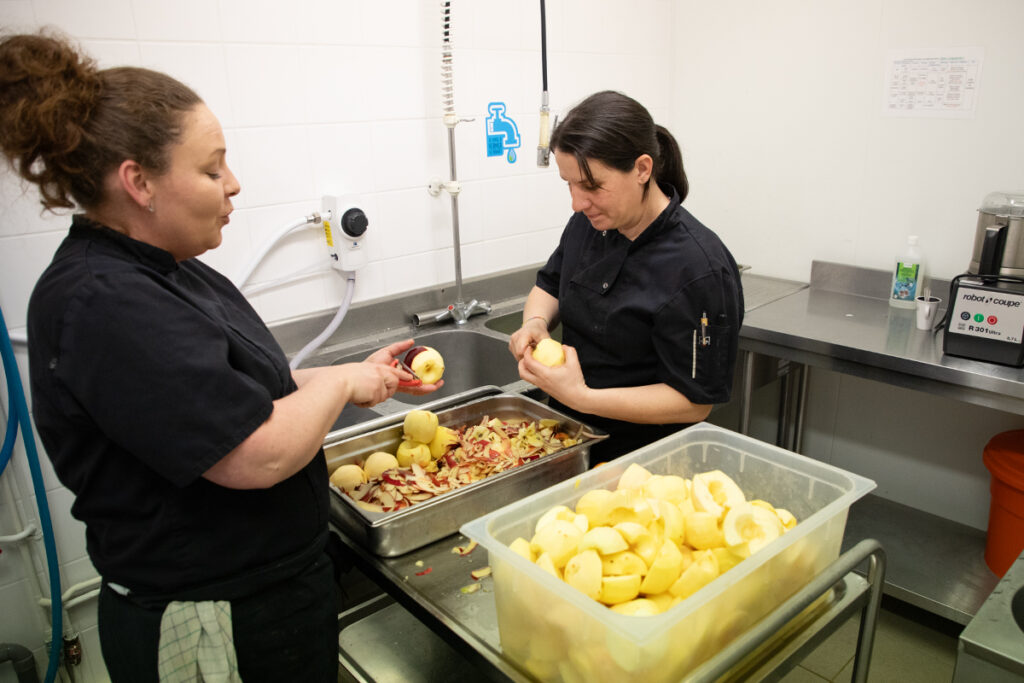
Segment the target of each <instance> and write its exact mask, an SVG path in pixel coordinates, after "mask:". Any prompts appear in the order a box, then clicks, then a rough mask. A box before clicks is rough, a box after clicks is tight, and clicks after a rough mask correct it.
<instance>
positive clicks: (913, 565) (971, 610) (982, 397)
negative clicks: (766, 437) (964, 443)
mask: <svg viewBox="0 0 1024 683" xmlns="http://www.w3.org/2000/svg"><path fill="white" fill-rule="evenodd" d="M889 277H890V275H889V273H887V272H885V271H876V270H867V269H862V268H854V267H850V266H844V265H841V264H834V263H824V262H815V263H814V264H813V266H812V270H811V282H810V286H809V287H807V288H804V289H800V290H798V291H796V292H794V293H792V294H790V295H788V296H785V297H783V298H779V299H775V300H774V301H772V302H769V303H768V304H765V305H763V306H760V307H758V308H756V309H755V310H752V311H750V312H748V314H747V316H746V318H745V320H744V324H743V330H742V332H741V334H740V348H741V349H742V350H744V351H748V352H752V353H753V354H755V355H767V356H771V357H775V358H780V359H784V360H786V361H790V362H792V363H796V364H802V365H804V366H808V367H816V368H823V369H827V370H831V371H834V372H840V373H844V374H850V375H855V376H858V377H863V378H866V379H871V380H876V381H879V382H884V383H887V384H892V385H896V386H901V387H904V388H908V389H913V390H917V391H925V392H928V393H930V394H933V395H941V396H945V397H948V398H952V399H956V400H959V401H966V402H968V403H972V404H975V405H979V406H984V407H988V408H996V409H998V410H1003V411H1007V412H1012V413H1016V414H1020V415H1024V369H1020V368H1009V367H1004V366H1000V365H995V364H992V363H982V362H977V361H971V360H966V359H961V358H954V357H951V356H944V355H943V353H942V332H941V331H939V332H932V331H922V330H918V329H917V327H916V324H915V313H914V311H913V310H903V309H894V308H891V307H890V306H889V305H888V302H887V300H886V299H885V298H884V296H885V290H886V287H887V285H888V282H889ZM932 287H933V288H934V289H933V291H934V292H935V294H937V295H938V296H940V297H942V298H946V297H947V293H948V283H946V282H941V281H940V282H935V283H933V284H932ZM942 313H944V310H940V312H939V315H940V316H941V315H942ZM807 385H808V383H807V379H806V374H804V375H803V378H802V383H801V388H802V391H806V387H807ZM802 391H801V395H800V396H799V397H797V399H796V401H795V402H796V405H797V406H798V407H799V406H802V405H806V402H807V400H808V398H807V397H806V396H804V395H802ZM795 410H796V412H799V408H797V409H795ZM781 412H783V413H785V412H786V410H783V411H781ZM798 418H799V416H797V417H796V418H794V417H793V416H792V415H786V416H780V419H795V420H797V421H798V422H799V421H800V420H799V419H798ZM795 428H796V430H797V431H799V429H800V425H799V424H797V425H796V427H795ZM794 443H796V444H799V443H800V439H799V435H797V436H796V438H795V439H794ZM794 450H799V447H796V448H795V449H794ZM980 456H981V454H980V453H979V454H978V457H980ZM862 538H876V539H878V540H879V541H881V542H882V544H883V546H884V547H885V548H886V550H887V551H888V553H889V568H888V571H887V573H886V592H887V593H889V594H890V595H893V596H895V597H898V598H900V599H902V600H905V601H907V602H909V603H911V604H914V605H917V606H918V607H921V608H924V609H927V610H929V611H931V612H933V613H935V614H938V615H940V616H943V617H945V618H948V619H951V620H953V621H957V622H959V623H961V624H966V623H967V622H968V621H969V620H970V619H971V617H972V616H973V615H974V614H975V613H976V612H977V611H978V609H979V608H980V606H981V604H982V603H983V602H984V600H985V598H986V597H987V596H988V595H989V593H991V591H992V589H993V588H994V586H995V585H996V583H997V580H998V578H997V577H996V576H995V575H994V574H993V573H992V572H991V571H990V570H989V569H988V566H987V565H986V564H985V562H984V559H983V551H984V547H985V533H984V531H979V530H977V529H974V528H972V527H968V526H965V525H962V524H957V523H955V522H951V521H949V520H945V519H942V518H940V517H937V516H935V515H931V514H928V513H925V512H922V511H920V510H915V509H913V508H910V507H908V506H906V505H901V504H899V503H898V502H893V501H889V500H885V499H882V498H879V497H877V496H866V497H865V498H864V499H862V500H861V501H859V502H858V503H856V504H855V505H854V506H853V507H852V508H851V510H850V520H849V523H848V526H847V533H846V537H845V540H844V547H850V546H851V545H852V544H854V543H856V542H857V541H859V540H861V539H862Z"/></svg>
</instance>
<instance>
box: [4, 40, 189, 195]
mask: <svg viewBox="0 0 1024 683" xmlns="http://www.w3.org/2000/svg"><path fill="white" fill-rule="evenodd" d="M201 102H202V100H201V99H200V97H199V96H198V95H197V94H196V93H195V92H194V91H193V90H192V89H191V88H189V87H188V86H186V85H184V84H183V83H180V82H179V81H177V80H175V79H173V78H171V77H170V76H168V75H166V74H162V73H159V72H157V71H151V70H149V69H141V68H135V67H117V68H113V69H99V68H97V66H96V62H95V61H93V60H92V59H91V58H89V57H88V56H87V55H85V54H83V53H81V52H80V51H79V50H78V49H77V48H76V47H75V46H74V45H72V44H71V42H70V41H69V40H68V39H67V38H64V37H63V36H60V35H59V34H56V33H54V32H53V31H49V32H44V31H41V32H39V33H37V34H21V35H11V36H4V37H0V150H2V151H3V154H4V156H5V157H6V158H7V160H8V161H9V162H10V164H11V166H12V167H13V168H14V170H15V171H17V173H18V174H19V175H20V176H21V177H22V178H24V179H26V180H28V181H29V182H31V183H34V184H35V185H37V186H38V187H39V193H40V195H41V199H40V202H41V203H42V205H43V206H44V207H45V208H46V209H50V210H53V209H55V208H75V207H76V206H78V207H81V208H84V209H92V208H95V207H97V206H99V205H100V204H102V203H103V201H104V195H103V179H104V178H105V177H106V176H107V174H108V173H110V172H111V171H113V170H114V169H116V168H117V167H118V166H120V164H121V162H122V161H124V160H125V159H133V160H135V161H137V162H139V164H140V165H142V166H143V167H144V168H147V169H149V170H151V171H153V172H155V173H158V174H159V173H163V172H164V171H166V170H167V167H168V165H169V148H170V147H171V145H173V144H174V143H176V142H177V141H178V140H179V138H180V136H181V131H182V120H183V117H184V115H185V113H187V112H188V111H190V110H192V109H193V108H194V107H195V106H196V105H198V104H200V103H201Z"/></svg>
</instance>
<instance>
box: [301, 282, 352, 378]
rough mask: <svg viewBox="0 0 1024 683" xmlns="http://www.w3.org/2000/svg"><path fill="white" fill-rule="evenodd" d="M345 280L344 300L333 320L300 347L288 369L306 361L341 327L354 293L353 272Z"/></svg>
mask: <svg viewBox="0 0 1024 683" xmlns="http://www.w3.org/2000/svg"><path fill="white" fill-rule="evenodd" d="M345 279H346V283H345V284H346V287H347V288H346V289H345V299H344V300H343V301H342V302H341V306H339V307H338V312H337V313H335V314H334V319H333V320H331V322H330V324H328V325H327V327H326V328H324V331H323V332H321V333H320V334H319V335H317V337H316V338H315V339H313V340H312V341H311V342H309V343H308V344H306V345H305V346H304V347H302V350H301V351H299V352H298V353H297V354H295V357H294V358H292V361H291V363H289V364H288V367H290V368H291V369H292V370H294V369H295V368H297V367H299V365H300V364H301V363H302V361H304V360H306V357H307V356H308V355H309V354H311V353H313V352H314V351H316V350H317V349H318V348H320V345H321V344H323V343H324V342H325V341H327V339H328V337H330V336H331V335H332V334H334V331H335V330H337V329H338V326H339V325H341V321H342V320H344V319H345V314H346V313H348V307H349V306H350V305H351V304H352V295H353V294H354V293H355V289H356V274H355V272H348V273H346V278H345Z"/></svg>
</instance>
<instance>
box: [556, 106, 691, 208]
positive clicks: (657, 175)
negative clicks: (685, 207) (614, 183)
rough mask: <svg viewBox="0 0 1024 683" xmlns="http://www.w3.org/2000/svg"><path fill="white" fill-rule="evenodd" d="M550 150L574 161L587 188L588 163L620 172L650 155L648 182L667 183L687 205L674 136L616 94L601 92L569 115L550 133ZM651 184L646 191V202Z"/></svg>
mask: <svg viewBox="0 0 1024 683" xmlns="http://www.w3.org/2000/svg"><path fill="white" fill-rule="evenodd" d="M551 147H552V149H557V150H560V151H563V152H568V153H569V154H572V155H574V156H575V157H576V161H577V162H578V163H579V165H580V170H581V171H583V175H584V176H585V177H586V179H587V180H588V181H589V182H593V181H594V176H593V174H592V173H591V171H590V165H589V164H588V163H587V159H596V160H597V161H600V162H601V163H603V164H606V165H608V166H610V167H612V168H614V169H617V170H619V171H623V172H625V171H628V170H630V169H632V168H633V165H634V164H635V163H636V160H637V158H638V157H639V156H640V155H642V154H649V155H650V156H651V158H652V159H653V160H654V173H653V174H652V177H653V178H654V179H655V180H656V181H658V180H660V181H663V182H667V183H671V184H672V186H673V187H675V188H676V191H677V192H679V199H680V201H682V200H683V199H686V195H687V193H688V192H689V189H690V184H689V182H688V181H687V180H686V171H685V170H684V169H683V155H682V153H681V152H680V151H679V145H678V144H677V143H676V140H675V138H674V137H672V134H671V133H669V132H668V131H667V130H666V129H665V128H663V127H662V126H658V125H655V123H654V119H652V118H651V115H650V113H649V112H648V111H647V109H645V108H644V106H643V105H642V104H640V103H639V102H637V101H636V100H634V99H633V98H631V97H627V96H626V95H623V94H622V93H619V92H614V91H611V90H604V91H602V92H598V93H594V94H593V95H591V96H590V97H587V98H586V99H585V100H583V101H582V102H580V103H579V104H577V105H576V106H575V107H573V108H572V109H570V110H569V113H568V114H566V115H565V118H563V119H562V120H561V121H560V122H559V123H558V125H557V126H555V129H554V131H552V133H551ZM649 187H650V180H648V181H647V184H646V185H644V197H646V196H647V190H648V189H649Z"/></svg>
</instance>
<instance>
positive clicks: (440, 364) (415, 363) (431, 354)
mask: <svg viewBox="0 0 1024 683" xmlns="http://www.w3.org/2000/svg"><path fill="white" fill-rule="evenodd" d="M405 364H406V365H408V366H409V367H410V368H411V369H412V371H413V372H414V373H416V376H417V377H419V378H420V380H421V381H422V382H423V383H424V384H436V383H437V382H438V380H440V379H441V375H443V374H444V358H442V357H441V354H440V353H438V352H437V349H434V348H431V347H429V346H414V347H412V348H411V349H409V351H408V352H407V353H406V354H405Z"/></svg>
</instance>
